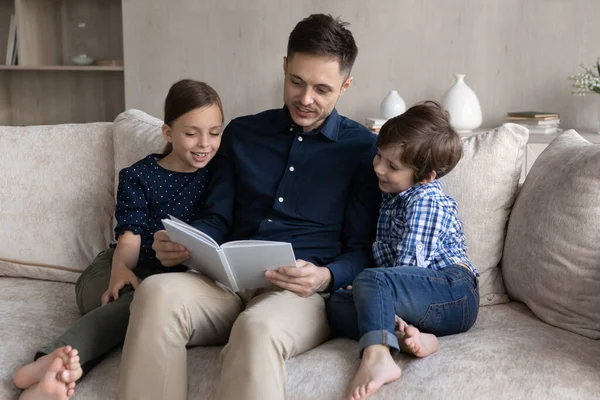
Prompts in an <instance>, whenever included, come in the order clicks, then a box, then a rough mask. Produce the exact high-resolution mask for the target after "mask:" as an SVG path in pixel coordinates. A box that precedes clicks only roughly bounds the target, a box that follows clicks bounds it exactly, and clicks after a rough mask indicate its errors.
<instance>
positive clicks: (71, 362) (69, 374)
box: [59, 350, 83, 384]
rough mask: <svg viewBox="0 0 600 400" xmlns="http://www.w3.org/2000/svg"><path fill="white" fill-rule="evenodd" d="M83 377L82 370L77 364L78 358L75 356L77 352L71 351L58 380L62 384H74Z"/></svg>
mask: <svg viewBox="0 0 600 400" xmlns="http://www.w3.org/2000/svg"><path fill="white" fill-rule="evenodd" d="M81 375H83V370H82V369H81V365H80V364H79V356H78V355H77V350H72V351H71V352H69V358H68V359H67V362H65V368H64V370H63V371H62V372H61V373H60V376H59V379H60V380H61V381H63V382H64V383H67V384H69V383H72V382H76V381H77V380H79V378H81Z"/></svg>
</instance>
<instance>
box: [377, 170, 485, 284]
mask: <svg viewBox="0 0 600 400" xmlns="http://www.w3.org/2000/svg"><path fill="white" fill-rule="evenodd" d="M373 255H374V257H375V261H376V262H377V266H378V267H386V268H388V267H422V268H431V269H433V270H440V269H442V268H444V267H448V266H450V265H454V264H458V263H463V264H465V265H467V266H469V268H471V270H472V271H473V272H474V273H475V274H476V275H477V276H479V273H478V272H477V270H476V269H475V268H474V267H473V266H472V265H471V262H470V261H469V258H468V257H467V245H466V243H465V234H464V232H463V228H462V223H461V222H460V220H459V219H458V213H457V206H456V201H454V199H453V198H451V197H450V196H447V195H446V194H445V193H444V191H443V189H442V185H441V184H440V183H439V182H438V181H437V180H435V181H433V182H431V183H427V184H425V185H415V186H413V187H411V188H409V189H407V190H405V191H404V192H402V193H399V194H397V195H395V194H390V193H384V194H383V201H382V204H381V210H380V212H379V221H378V223H377V237H376V239H375V243H373Z"/></svg>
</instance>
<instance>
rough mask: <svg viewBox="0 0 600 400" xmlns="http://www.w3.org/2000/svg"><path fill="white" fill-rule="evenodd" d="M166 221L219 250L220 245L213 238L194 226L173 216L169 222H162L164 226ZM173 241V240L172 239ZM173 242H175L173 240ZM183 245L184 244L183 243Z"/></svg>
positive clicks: (170, 216)
mask: <svg viewBox="0 0 600 400" xmlns="http://www.w3.org/2000/svg"><path fill="white" fill-rule="evenodd" d="M165 221H167V223H169V224H172V225H173V224H174V225H177V226H178V227H179V228H181V229H185V230H186V231H188V232H189V233H190V234H191V235H193V236H195V237H197V238H198V239H200V240H202V241H204V242H206V243H208V244H210V245H212V246H213V247H216V248H217V249H218V248H219V244H218V243H217V242H215V240H214V239H213V238H211V237H210V236H209V235H207V234H206V233H204V232H202V231H200V230H198V229H196V228H194V227H193V226H191V225H189V224H186V223H185V222H183V221H182V220H180V219H177V218H175V217H174V216H172V215H169V219H168V220H164V219H163V220H162V223H163V225H165ZM165 227H166V226H165ZM171 240H172V239H171ZM172 241H173V242H174V241H175V240H172ZM182 244H183V243H182Z"/></svg>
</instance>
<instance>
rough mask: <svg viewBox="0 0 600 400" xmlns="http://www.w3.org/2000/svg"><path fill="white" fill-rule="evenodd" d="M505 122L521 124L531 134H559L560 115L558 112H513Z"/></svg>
mask: <svg viewBox="0 0 600 400" xmlns="http://www.w3.org/2000/svg"><path fill="white" fill-rule="evenodd" d="M504 122H511V123H513V124H519V125H521V126H524V127H525V128H527V129H529V133H530V134H531V133H543V134H555V133H557V132H558V125H559V124H560V115H559V114H558V113H556V112H544V111H513V112H509V113H508V114H507V116H506V118H505V119H504Z"/></svg>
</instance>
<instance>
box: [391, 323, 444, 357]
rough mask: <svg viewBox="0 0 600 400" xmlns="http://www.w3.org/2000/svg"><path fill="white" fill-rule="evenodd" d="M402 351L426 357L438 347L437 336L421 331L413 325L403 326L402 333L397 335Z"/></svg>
mask: <svg viewBox="0 0 600 400" xmlns="http://www.w3.org/2000/svg"><path fill="white" fill-rule="evenodd" d="M398 342H399V343H400V348H401V349H402V351H405V352H407V353H410V354H412V355H415V356H417V357H427V356H428V355H430V354H433V353H435V352H436V351H438V349H439V348H440V343H439V341H438V338H437V337H436V336H435V335H432V334H431V333H423V332H421V331H419V330H418V329H417V328H415V327H414V326H410V325H408V326H406V327H404V333H403V334H401V335H400V334H399V335H398Z"/></svg>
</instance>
